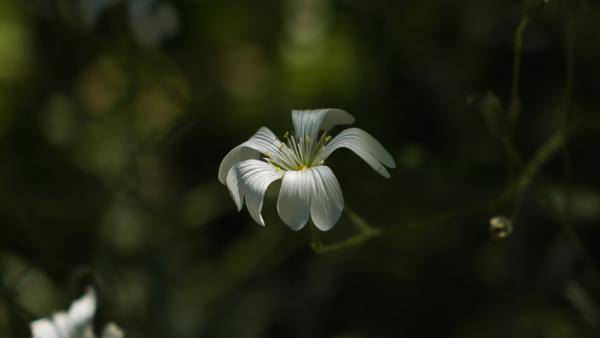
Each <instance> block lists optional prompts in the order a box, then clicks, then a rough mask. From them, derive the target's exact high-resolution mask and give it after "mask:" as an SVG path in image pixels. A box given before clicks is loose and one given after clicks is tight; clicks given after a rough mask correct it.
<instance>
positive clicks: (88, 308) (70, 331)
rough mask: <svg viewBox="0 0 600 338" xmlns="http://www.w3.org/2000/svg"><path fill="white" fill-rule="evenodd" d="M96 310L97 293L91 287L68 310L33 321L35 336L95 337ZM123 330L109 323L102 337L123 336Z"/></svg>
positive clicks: (42, 337)
mask: <svg viewBox="0 0 600 338" xmlns="http://www.w3.org/2000/svg"><path fill="white" fill-rule="evenodd" d="M95 312H96V293H95V292H94V289H92V288H89V289H88V290H87V292H86V293H85V294H84V295H83V296H82V297H81V298H79V299H77V300H75V301H74V302H73V304H71V307H69V311H68V312H58V313H55V314H54V315H53V316H52V318H51V319H46V318H43V319H38V320H36V321H33V322H32V323H31V332H32V334H33V338H94V337H95V335H94V332H93V330H92V324H93V323H92V322H93V319H94V313H95ZM123 337H124V335H123V332H122V331H121V330H120V329H119V328H118V327H117V326H116V325H115V324H112V323H110V324H108V325H106V327H105V328H104V331H103V332H102V336H101V338H123Z"/></svg>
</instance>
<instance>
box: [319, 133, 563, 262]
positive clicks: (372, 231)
mask: <svg viewBox="0 0 600 338" xmlns="http://www.w3.org/2000/svg"><path fill="white" fill-rule="evenodd" d="M563 140H564V137H563V134H562V132H561V131H559V132H556V133H555V134H554V135H552V136H551V137H550V138H549V139H548V140H547V141H546V142H545V143H544V144H543V145H542V146H541V147H540V148H539V149H538V151H537V152H536V153H535V155H534V156H533V157H532V159H531V160H530V161H529V162H528V163H527V165H526V166H525V168H524V169H523V171H522V173H521V175H520V176H519V177H518V178H517V180H516V181H515V182H514V184H512V185H510V186H509V187H508V188H507V189H506V190H505V191H504V192H503V193H502V194H500V196H498V197H496V198H494V199H492V200H490V201H484V202H482V203H480V204H477V205H473V206H469V207H466V208H460V209H456V210H450V211H447V212H445V213H442V214H440V215H437V216H435V217H433V218H432V219H430V220H429V221H424V222H419V223H418V224H419V225H420V226H425V225H435V224H440V223H443V222H447V221H449V220H452V219H456V218H460V217H464V216H468V215H471V214H474V213H478V212H481V211H486V210H493V209H495V208H496V207H497V206H498V205H501V204H503V203H505V202H506V201H508V200H510V199H511V198H515V203H516V205H517V208H518V206H520V204H521V201H522V199H523V196H524V195H525V192H526V191H527V190H528V188H529V186H530V185H531V184H532V183H533V181H534V178H535V177H536V176H537V175H538V174H539V172H540V170H541V169H542V166H543V165H544V164H545V163H546V162H548V160H550V158H552V156H553V155H554V154H556V153H557V152H558V151H559V150H560V149H561V147H562V144H563ZM346 213H347V214H348V216H349V218H350V220H351V221H352V222H353V223H354V225H355V226H356V227H357V229H359V233H358V234H357V235H355V236H353V237H350V238H349V239H347V240H345V241H341V242H338V243H333V244H324V245H321V247H320V249H319V250H315V252H316V253H318V254H322V253H329V252H333V251H338V250H343V249H348V248H352V247H357V246H359V245H361V244H363V243H365V242H367V241H369V240H371V239H374V238H377V237H379V236H381V235H384V234H389V235H392V234H395V233H398V232H400V230H404V229H406V228H407V227H408V226H409V225H410V226H414V225H415V224H414V223H413V224H402V225H396V226H392V227H387V228H374V227H372V226H371V225H369V223H368V222H367V221H366V220H364V219H363V218H362V217H360V216H358V215H357V214H356V213H355V212H354V211H352V209H347V210H346ZM313 249H314V247H313Z"/></svg>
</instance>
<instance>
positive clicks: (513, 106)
mask: <svg viewBox="0 0 600 338" xmlns="http://www.w3.org/2000/svg"><path fill="white" fill-rule="evenodd" d="M528 24H529V17H527V16H524V17H523V18H522V19H521V22H520V23H519V26H518V27H517V30H516V32H515V54H514V58H513V72H512V84H511V89H510V106H509V114H510V121H511V122H512V123H515V122H516V121H517V119H518V118H519V114H520V113H521V97H520V95H519V81H520V73H521V54H522V50H523V35H524V33H525V29H526V28H527V25H528Z"/></svg>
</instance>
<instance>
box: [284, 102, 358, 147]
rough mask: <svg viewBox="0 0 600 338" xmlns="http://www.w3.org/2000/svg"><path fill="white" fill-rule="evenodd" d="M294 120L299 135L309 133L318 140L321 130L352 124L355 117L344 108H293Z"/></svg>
mask: <svg viewBox="0 0 600 338" xmlns="http://www.w3.org/2000/svg"><path fill="white" fill-rule="evenodd" d="M292 121H293V122H294V129H295V130H296V135H297V136H298V137H305V136H306V135H308V136H309V137H310V138H311V139H312V140H317V138H318V136H319V130H329V129H331V128H333V127H334V126H337V125H342V124H352V123H354V121H355V118H354V117H353V116H352V115H350V114H349V113H348V112H346V111H344V110H341V109H335V108H327V109H315V110H292Z"/></svg>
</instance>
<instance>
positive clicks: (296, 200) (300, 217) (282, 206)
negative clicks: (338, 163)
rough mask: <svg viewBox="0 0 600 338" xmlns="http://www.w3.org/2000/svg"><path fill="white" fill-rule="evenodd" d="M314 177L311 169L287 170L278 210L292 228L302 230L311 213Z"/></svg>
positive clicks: (280, 192) (278, 201)
mask: <svg viewBox="0 0 600 338" xmlns="http://www.w3.org/2000/svg"><path fill="white" fill-rule="evenodd" d="M313 183H314V179H313V177H312V175H311V174H310V173H309V170H298V171H295V170H294V171H286V172H285V175H284V176H283V181H282V183H281V189H280V191H279V198H278V199H277V211H278V212H279V217H281V219H282V220H283V222H284V223H285V224H287V226H289V227H290V228H291V229H292V230H295V231H297V230H300V229H302V227H304V225H306V222H308V216H309V215H310V195H311V192H312V186H313Z"/></svg>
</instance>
